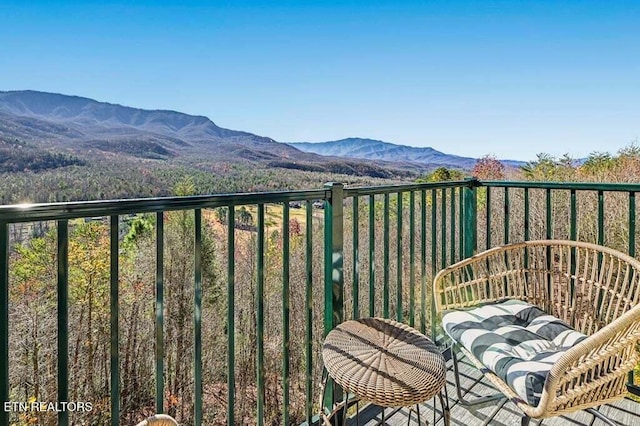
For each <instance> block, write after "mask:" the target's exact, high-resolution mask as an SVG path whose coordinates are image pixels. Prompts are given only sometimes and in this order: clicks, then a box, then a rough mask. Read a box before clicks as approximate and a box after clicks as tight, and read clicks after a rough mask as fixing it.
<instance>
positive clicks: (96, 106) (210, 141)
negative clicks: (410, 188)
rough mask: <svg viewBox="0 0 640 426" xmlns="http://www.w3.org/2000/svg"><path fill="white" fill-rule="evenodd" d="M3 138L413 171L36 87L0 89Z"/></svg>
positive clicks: (45, 145)
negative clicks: (308, 150) (313, 151)
mask: <svg viewBox="0 0 640 426" xmlns="http://www.w3.org/2000/svg"><path fill="white" fill-rule="evenodd" d="M0 140H7V141H15V140H17V141H23V142H26V143H28V144H29V146H30V147H31V148H32V150H33V152H34V155H35V154H37V151H38V150H49V151H52V150H53V151H54V152H64V153H68V154H73V155H77V156H78V157H79V159H80V160H82V159H84V157H87V156H88V157H89V159H90V160H92V161H96V159H95V157H96V155H97V156H98V157H99V156H104V155H109V154H113V155H125V156H129V157H138V158H147V159H158V160H167V161H169V160H172V159H177V160H178V161H181V162H183V163H185V162H186V163H189V164H211V163H216V162H227V163H231V164H241V163H242V164H248V165H257V166H260V167H273V168H283V169H293V170H303V171H316V172H328V173H342V174H349V175H357V176H371V177H381V178H385V177H394V176H396V175H397V173H399V175H403V174H407V173H409V172H408V171H407V170H406V169H405V170H400V169H401V167H398V166H397V165H394V164H389V165H384V164H380V163H379V162H378V163H371V162H368V161H362V160H354V159H348V158H347V159H345V158H336V157H333V158H326V157H321V156H318V155H316V154H311V153H304V152H301V151H299V150H298V149H296V148H293V147H291V146H289V145H287V144H283V143H279V142H276V141H274V140H273V139H271V138H269V137H264V136H258V135H255V134H252V133H249V132H244V131H237V130H230V129H225V128H222V127H219V126H218V125H216V124H215V123H214V122H213V121H211V120H210V119H208V118H207V117H203V116H195V115H188V114H183V113H180V112H176V111H169V110H144V109H139V108H131V107H126V106H122V105H117V104H110V103H106V102H98V101H95V100H93V99H89V98H84V97H79V96H69V95H61V94H56V93H47V92H38V91H32V90H24V91H8V92H2V91H0ZM12 149H13V148H12ZM399 175H398V176H399Z"/></svg>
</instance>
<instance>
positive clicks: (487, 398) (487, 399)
mask: <svg viewBox="0 0 640 426" xmlns="http://www.w3.org/2000/svg"><path fill="white" fill-rule="evenodd" d="M451 359H452V360H453V373H454V374H453V376H454V379H455V381H456V393H457V394H458V401H459V403H460V404H462V405H463V406H465V407H473V406H475V405H480V404H486V403H487V402H491V401H497V400H500V399H504V398H506V397H505V396H504V394H501V393H497V394H494V395H488V396H482V397H479V398H476V399H474V400H472V401H469V400H466V399H465V398H464V395H463V394H462V386H461V385H460V371H459V370H458V357H457V356H456V351H455V347H452V348H451Z"/></svg>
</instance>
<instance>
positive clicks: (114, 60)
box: [0, 0, 640, 160]
mask: <svg viewBox="0 0 640 426" xmlns="http://www.w3.org/2000/svg"><path fill="white" fill-rule="evenodd" d="M26 3H29V4H28V5H27V4H26ZM20 89H34V90H42V91H50V92H58V93H65V94H73V95H79V96H86V97H90V98H94V99H97V100H101V101H107V102H113V103H119V104H123V105H128V106H135V107H140V108H151V109H173V110H177V111H182V112H186V113H191V114H197V115H206V116H208V117H209V118H211V119H212V120H213V121H215V122H216V123H217V124H218V125H220V126H222V127H227V128H232V129H239V130H245V131H249V132H253V133H257V134H260V135H265V136H270V137H272V138H274V139H276V140H278V141H325V140H334V139H340V138H344V137H351V136H357V137H369V138H375V139H382V140H386V141H390V142H394V143H402V144H407V145H415V146H432V147H434V148H436V149H439V150H442V151H445V152H448V153H455V154H459V155H468V156H481V155H484V154H489V153H491V154H495V155H497V156H498V157H501V158H514V159H523V160H528V159H533V158H535V154H536V153H538V152H549V153H552V154H555V155H561V154H563V153H565V152H568V153H570V154H571V155H574V156H577V157H579V156H585V155H587V154H588V153H589V152H591V151H596V150H598V151H611V152H615V151H617V150H618V149H619V148H621V147H623V146H625V145H628V144H629V143H630V142H631V141H633V140H635V139H636V138H638V137H640V1H624V0H617V1H604V0H603V1H579V0H573V1H560V0H548V1H526V0H522V1H490V0H485V1H396V2H390V1H376V0H369V1H331V2H329V1H326V2H318V1H298V2H296V1H286V0H281V1H273V2H266V1H213V0H212V1H207V2H204V1H203V2H194V1H192V2H189V1H184V2H170V1H153V2H151V1H136V2H130V4H128V3H127V2H115V1H101V2H81V1H74V2H71V1H68V2H60V1H58V2H56V1H47V2H40V1H30V2H25V1H13V0H0V90H20Z"/></svg>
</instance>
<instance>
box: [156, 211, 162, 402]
mask: <svg viewBox="0 0 640 426" xmlns="http://www.w3.org/2000/svg"><path fill="white" fill-rule="evenodd" d="M156 412H158V413H164V214H163V212H158V213H156Z"/></svg>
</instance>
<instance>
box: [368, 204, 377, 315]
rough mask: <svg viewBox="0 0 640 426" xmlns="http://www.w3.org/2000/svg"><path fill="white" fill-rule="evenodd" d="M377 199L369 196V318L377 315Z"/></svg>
mask: <svg viewBox="0 0 640 426" xmlns="http://www.w3.org/2000/svg"><path fill="white" fill-rule="evenodd" d="M375 242H376V197H375V195H373V194H371V195H369V316H370V317H374V316H375V315H376V303H375V297H374V295H375V292H376V249H375Z"/></svg>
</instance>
